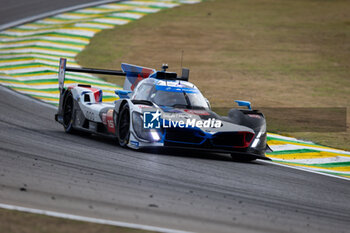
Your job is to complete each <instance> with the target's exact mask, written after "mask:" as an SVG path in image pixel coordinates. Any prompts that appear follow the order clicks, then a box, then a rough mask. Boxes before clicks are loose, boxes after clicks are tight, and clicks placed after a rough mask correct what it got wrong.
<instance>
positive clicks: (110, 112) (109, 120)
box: [102, 109, 115, 134]
mask: <svg viewBox="0 0 350 233" xmlns="http://www.w3.org/2000/svg"><path fill="white" fill-rule="evenodd" d="M113 112H114V110H113V109H109V110H108V112H107V115H106V121H107V130H108V132H110V133H113V134H115V127H114V121H113ZM102 116H103V115H102Z"/></svg>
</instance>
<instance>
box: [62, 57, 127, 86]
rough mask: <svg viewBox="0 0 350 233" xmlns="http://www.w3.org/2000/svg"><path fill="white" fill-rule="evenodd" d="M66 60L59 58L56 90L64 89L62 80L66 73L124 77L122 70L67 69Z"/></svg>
mask: <svg viewBox="0 0 350 233" xmlns="http://www.w3.org/2000/svg"><path fill="white" fill-rule="evenodd" d="M66 64H67V59H66V58H60V66H59V69H58V88H59V90H60V91H62V89H63V87H64V79H65V75H66V71H71V72H79V73H90V74H107V75H117V76H126V73H125V72H124V71H122V70H104V69H95V68H78V67H67V66H66Z"/></svg>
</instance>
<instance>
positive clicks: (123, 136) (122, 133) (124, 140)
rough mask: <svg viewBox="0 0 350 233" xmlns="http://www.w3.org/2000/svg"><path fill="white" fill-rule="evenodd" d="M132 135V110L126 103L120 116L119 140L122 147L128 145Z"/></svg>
mask: <svg viewBox="0 0 350 233" xmlns="http://www.w3.org/2000/svg"><path fill="white" fill-rule="evenodd" d="M129 137H130V110H129V106H128V104H125V105H124V106H123V107H122V108H121V110H120V113H119V117H118V142H119V145H120V146H122V147H126V145H127V144H128V142H129Z"/></svg>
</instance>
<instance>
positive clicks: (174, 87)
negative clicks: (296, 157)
mask: <svg viewBox="0 0 350 233" xmlns="http://www.w3.org/2000/svg"><path fill="white" fill-rule="evenodd" d="M121 68H122V70H120V71H118V70H102V69H92V68H75V67H66V59H65V58H61V59H60V64H59V72H58V81H59V91H60V100H59V107H58V112H57V114H56V115H55V119H56V121H58V122H59V123H61V124H62V125H63V127H64V130H65V132H67V133H73V132H77V131H85V132H89V133H92V134H97V135H103V136H108V137H113V138H115V139H116V141H117V142H118V143H119V145H120V146H122V147H129V148H132V149H143V148H159V147H166V148H185V149H196V150H205V151H212V152H223V153H229V154H231V157H232V159H233V160H235V161H252V160H255V159H266V160H268V159H269V158H267V157H266V156H265V151H266V150H270V149H269V147H268V145H267V144H266V121H265V117H264V115H263V114H262V113H261V112H259V111H258V110H252V109H251V104H250V102H248V101H238V100H236V102H237V103H238V105H239V106H242V107H244V109H242V107H241V108H232V109H231V110H230V111H229V112H228V116H220V115H218V114H216V113H215V112H213V111H212V110H211V106H210V103H209V101H208V100H207V99H206V98H205V97H204V96H203V95H202V94H201V92H200V90H199V89H198V88H197V87H196V86H195V85H194V84H192V83H190V82H189V81H188V77H189V70H188V69H186V68H183V70H182V75H181V76H178V75H177V73H174V72H168V71H167V69H168V66H167V65H163V66H162V70H160V71H157V70H155V69H152V68H146V67H141V66H136V65H131V64H126V63H122V64H121ZM66 71H70V72H86V73H94V74H109V75H119V76H125V81H124V87H123V90H119V89H118V90H115V93H116V95H117V96H118V97H119V99H117V100H116V101H115V102H114V103H104V102H102V97H103V92H102V90H101V89H99V88H95V87H92V86H90V85H85V84H75V85H70V86H67V87H66V86H65V85H64V79H65V72H66Z"/></svg>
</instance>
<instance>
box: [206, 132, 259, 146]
mask: <svg viewBox="0 0 350 233" xmlns="http://www.w3.org/2000/svg"><path fill="white" fill-rule="evenodd" d="M253 137H254V134H253V133H250V132H223V133H216V134H215V135H214V136H213V138H212V143H213V145H214V146H229V147H248V146H249V144H250V142H251V141H252V139H253Z"/></svg>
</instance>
